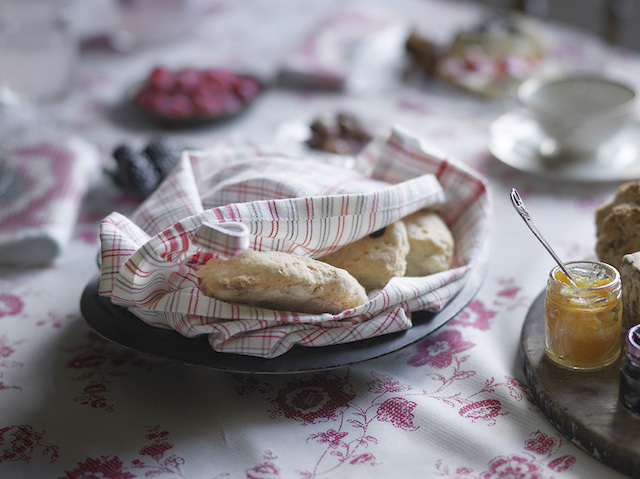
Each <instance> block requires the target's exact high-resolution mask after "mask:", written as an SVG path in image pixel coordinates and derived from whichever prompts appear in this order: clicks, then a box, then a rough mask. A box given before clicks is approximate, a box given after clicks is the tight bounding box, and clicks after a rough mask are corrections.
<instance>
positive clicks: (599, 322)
mask: <svg viewBox="0 0 640 479" xmlns="http://www.w3.org/2000/svg"><path fill="white" fill-rule="evenodd" d="M566 266H567V268H568V269H569V271H570V272H571V275H572V276H573V278H574V279H575V280H576V283H577V286H574V285H572V284H571V283H570V281H569V279H568V278H567V276H566V275H565V274H564V273H563V272H562V270H561V269H560V267H558V266H556V267H555V268H553V269H552V270H551V272H550V273H549V279H548V281H547V289H546V297H545V314H544V320H545V325H544V332H545V352H546V354H547V356H548V357H549V358H550V359H551V360H552V361H554V362H555V363H557V364H559V365H560V366H563V367H566V368H570V369H580V370H583V369H598V368H602V367H605V366H608V365H609V364H611V363H613V362H614V361H616V359H618V356H619V355H620V339H621V325H622V299H621V298H622V288H621V282H620V273H619V272H618V271H617V270H616V269H615V268H614V267H613V266H610V265H608V264H605V263H601V262H598V261H573V262H569V263H567V264H566Z"/></svg>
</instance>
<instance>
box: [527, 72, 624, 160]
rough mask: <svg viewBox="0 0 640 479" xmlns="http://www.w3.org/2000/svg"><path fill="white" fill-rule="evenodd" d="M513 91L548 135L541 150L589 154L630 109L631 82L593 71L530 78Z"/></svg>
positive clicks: (556, 153)
mask: <svg viewBox="0 0 640 479" xmlns="http://www.w3.org/2000/svg"><path fill="white" fill-rule="evenodd" d="M517 95H518V100H519V101H520V103H521V104H522V105H523V106H525V107H526V108H527V109H528V110H529V112H531V114H532V115H533V117H534V118H535V119H536V121H537V123H538V125H539V126H540V129H541V130H542V132H543V133H544V134H545V135H546V136H547V137H548V139H549V141H543V142H542V146H541V153H542V154H543V155H549V156H563V157H586V156H589V155H592V154H593V153H594V152H596V151H597V149H598V148H599V147H600V145H601V144H602V143H603V142H604V141H606V140H608V139H611V138H613V137H614V135H615V134H617V133H618V132H619V131H620V130H621V128H622V127H623V126H624V125H625V124H626V123H627V122H628V121H629V120H630V119H631V118H632V117H633V115H634V112H635V109H636V92H635V90H634V89H633V88H631V87H629V86H628V85H625V84H623V83H621V82H618V81H615V80H611V79H608V78H605V77H601V76H596V75H580V76H565V77H555V78H546V79H545V78H531V79H529V80H526V81H525V82H523V83H522V84H521V85H520V87H519V88H518V92H517Z"/></svg>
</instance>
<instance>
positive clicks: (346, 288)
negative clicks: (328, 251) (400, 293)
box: [197, 250, 368, 314]
mask: <svg viewBox="0 0 640 479" xmlns="http://www.w3.org/2000/svg"><path fill="white" fill-rule="evenodd" d="M197 276H198V277H199V278H200V290H201V291H202V292H203V293H204V294H205V295H206V296H210V297H213V298H217V299H220V300H223V301H229V302H233V303H241V304H248V305H253V306H258V307H263V308H271V309H278V310H285V311H295V312H299V313H311V314H321V313H331V314H338V313H340V312H342V311H344V310H346V309H351V308H355V307H357V306H360V305H361V304H364V303H366V302H367V301H368V297H367V294H366V292H365V290H364V288H363V287H362V286H361V285H360V284H359V283H358V281H357V280H356V279H355V278H354V277H353V276H351V275H350V274H349V273H348V272H347V271H345V270H343V269H340V268H336V267H334V266H331V265H329V264H327V263H323V262H322V261H318V260H314V259H312V258H307V257H304V256H298V255H294V254H288V253H283V252H279V251H262V252H259V251H253V250H247V251H243V252H242V253H240V254H239V255H238V256H235V257H233V258H230V259H226V260H225V259H220V258H212V259H210V260H209V261H207V263H206V264H205V265H204V266H203V267H202V268H200V269H199V270H198V272H197Z"/></svg>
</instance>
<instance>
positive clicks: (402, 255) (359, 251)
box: [319, 221, 409, 291]
mask: <svg viewBox="0 0 640 479" xmlns="http://www.w3.org/2000/svg"><path fill="white" fill-rule="evenodd" d="M408 252H409V239H408V237H407V228H406V226H405V224H404V222H403V221H396V222H394V223H391V224H390V225H388V226H386V227H385V228H384V232H383V234H382V235H380V236H378V235H375V234H374V235H373V236H372V235H368V236H365V237H364V238H360V239H359V240H357V241H354V242H353V243H349V244H348V245H346V246H343V247H342V248H340V249H339V250H337V251H334V252H333V253H331V254H328V255H326V256H323V257H321V258H319V259H320V260H321V261H324V262H326V263H329V264H331V265H333V266H336V267H337V268H342V269H345V270H347V271H348V272H349V273H351V275H353V276H354V277H355V278H356V279H357V280H358V282H359V283H360V284H361V285H362V286H364V287H365V289H366V290H367V291H372V290H375V289H381V288H384V286H385V285H386V284H387V283H388V282H389V280H390V279H391V278H393V277H395V276H404V274H405V272H406V268H407V259H406V256H407V253H408Z"/></svg>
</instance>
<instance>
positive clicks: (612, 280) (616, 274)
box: [549, 260, 620, 291]
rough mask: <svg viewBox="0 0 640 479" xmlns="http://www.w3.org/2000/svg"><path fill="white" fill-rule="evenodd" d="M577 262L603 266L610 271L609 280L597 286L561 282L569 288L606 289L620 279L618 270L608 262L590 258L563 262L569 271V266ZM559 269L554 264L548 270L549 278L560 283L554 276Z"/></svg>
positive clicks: (577, 263)
mask: <svg viewBox="0 0 640 479" xmlns="http://www.w3.org/2000/svg"><path fill="white" fill-rule="evenodd" d="M579 264H583V265H597V266H599V267H600V268H603V269H605V270H607V272H608V273H610V275H609V276H610V278H609V279H610V281H608V282H606V283H604V284H600V285H598V286H573V285H571V284H566V283H562V284H564V285H566V286H567V287H569V288H576V289H579V290H581V291H598V290H601V289H606V288H610V287H611V285H614V284H616V283H618V282H619V281H620V272H619V271H618V270H617V269H616V268H615V267H613V266H611V265H610V264H608V263H604V262H602V261H591V260H574V261H567V262H565V263H564V265H565V266H567V269H569V270H570V271H571V268H570V267H571V266H575V265H579ZM558 271H560V266H559V265H556V266H554V267H553V268H552V269H551V271H550V272H549V279H550V280H553V281H554V282H558V283H560V282H561V281H559V280H558V279H557V278H556V277H555V274H556V273H557V272H558Z"/></svg>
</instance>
